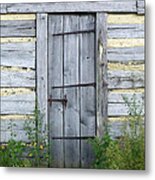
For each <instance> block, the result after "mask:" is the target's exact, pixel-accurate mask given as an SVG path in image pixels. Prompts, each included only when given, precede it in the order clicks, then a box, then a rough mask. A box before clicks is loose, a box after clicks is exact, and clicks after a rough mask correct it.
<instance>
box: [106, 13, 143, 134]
mask: <svg viewBox="0 0 155 180" xmlns="http://www.w3.org/2000/svg"><path fill="white" fill-rule="evenodd" d="M107 26H108V29H107V36H108V48H107V59H108V116H109V117H108V124H109V129H110V133H111V134H112V136H119V135H120V130H121V127H122V125H123V122H124V121H127V120H128V108H127V106H125V103H124V100H123V98H122V95H123V96H126V97H128V98H129V102H130V101H131V97H132V95H133V94H135V95H136V99H137V100H140V101H144V100H142V99H144V16H143V15H136V14H109V15H108V18H107ZM140 104H141V103H140ZM143 113H144V112H143Z"/></svg>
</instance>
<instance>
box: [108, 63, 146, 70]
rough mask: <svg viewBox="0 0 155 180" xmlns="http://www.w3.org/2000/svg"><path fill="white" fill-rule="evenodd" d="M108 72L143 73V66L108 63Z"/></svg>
mask: <svg viewBox="0 0 155 180" xmlns="http://www.w3.org/2000/svg"><path fill="white" fill-rule="evenodd" d="M108 70H124V71H144V64H130V63H127V64H122V63H117V62H116V63H108Z"/></svg>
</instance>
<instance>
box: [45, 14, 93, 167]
mask: <svg viewBox="0 0 155 180" xmlns="http://www.w3.org/2000/svg"><path fill="white" fill-rule="evenodd" d="M95 79H96V78H95V17H94V15H92V14H65V15H60V14H58V15H49V17H48V95H49V99H48V101H49V108H48V109H49V125H50V128H49V130H50V131H49V136H50V142H51V148H50V152H51V155H52V159H53V162H52V166H53V167H68V168H70V167H75V168H76V167H83V168H85V167H90V164H91V162H92V158H93V154H92V151H91V147H90V145H89V144H88V142H87V141H88V138H92V137H94V136H95V135H96V114H95V113H96V110H95V109H96V100H95V93H96V92H95V86H96V84H95Z"/></svg>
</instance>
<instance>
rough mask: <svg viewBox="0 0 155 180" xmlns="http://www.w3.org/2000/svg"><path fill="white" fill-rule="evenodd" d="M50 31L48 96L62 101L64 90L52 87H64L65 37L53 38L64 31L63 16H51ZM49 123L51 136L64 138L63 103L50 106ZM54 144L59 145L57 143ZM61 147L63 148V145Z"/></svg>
mask: <svg viewBox="0 0 155 180" xmlns="http://www.w3.org/2000/svg"><path fill="white" fill-rule="evenodd" d="M48 31H49V43H48V46H49V49H50V51H49V57H48V76H49V86H48V89H49V90H48V91H49V92H48V94H49V97H50V95H52V98H53V99H61V98H63V90H62V89H52V87H53V86H62V85H63V37H62V36H57V37H54V36H53V34H55V33H58V32H62V31H63V16H62V15H51V16H49V30H48ZM58 74H59V76H58ZM49 123H50V136H51V137H63V135H64V132H63V126H64V124H63V106H62V104H61V103H59V102H53V103H52V105H51V106H50V105H49ZM61 142H62V143H63V141H60V142H59V143H58V144H60V143H61ZM54 144H56V145H57V143H56V142H55V143H54ZM61 146H63V144H62V145H61ZM55 151H58V150H56V147H55ZM56 158H57V156H56ZM56 161H57V160H56ZM57 163H58V161H57ZM57 165H58V164H57ZM56 167H57V166H56ZM58 167H59V166H58ZM60 167H61V166H60Z"/></svg>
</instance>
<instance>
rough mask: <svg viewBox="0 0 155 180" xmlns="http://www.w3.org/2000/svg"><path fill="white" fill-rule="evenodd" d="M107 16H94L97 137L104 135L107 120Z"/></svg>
mask: <svg viewBox="0 0 155 180" xmlns="http://www.w3.org/2000/svg"><path fill="white" fill-rule="evenodd" d="M106 22H107V14H104V13H97V16H96V69H97V70H96V84H97V85H96V108H97V109H96V111H97V135H98V136H102V135H103V133H104V128H103V127H104V123H105V122H106V119H107V96H108V94H107V93H108V91H107V51H106V48H107V38H106V32H107V26H106Z"/></svg>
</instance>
